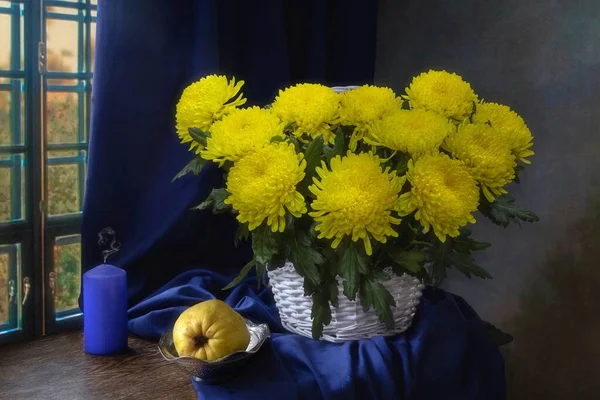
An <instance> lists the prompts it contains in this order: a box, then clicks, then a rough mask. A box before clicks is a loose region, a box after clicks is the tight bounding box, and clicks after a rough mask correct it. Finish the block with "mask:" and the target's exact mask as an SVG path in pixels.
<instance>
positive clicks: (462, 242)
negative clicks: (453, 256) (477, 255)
mask: <svg viewBox="0 0 600 400" xmlns="http://www.w3.org/2000/svg"><path fill="white" fill-rule="evenodd" d="M490 246H491V244H490V243H486V242H480V241H478V240H475V239H473V238H472V237H471V230H470V229H467V228H461V230H460V236H458V237H457V238H454V239H453V245H452V247H453V248H454V250H456V251H457V252H459V253H466V254H470V253H471V251H480V250H485V249H487V248H488V247H490Z"/></svg>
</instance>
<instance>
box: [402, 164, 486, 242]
mask: <svg viewBox="0 0 600 400" xmlns="http://www.w3.org/2000/svg"><path fill="white" fill-rule="evenodd" d="M407 179H408V181H409V182H410V184H411V186H412V188H411V191H410V192H409V193H405V194H403V195H402V196H400V199H399V201H398V202H397V205H396V207H397V209H398V211H399V213H400V215H406V214H407V213H408V212H409V211H410V210H414V209H416V210H417V212H416V213H415V219H417V220H418V221H419V222H421V225H423V231H424V232H428V231H429V229H430V228H433V231H434V234H435V235H436V236H437V237H438V238H439V239H440V240H441V241H442V242H443V241H445V240H446V236H450V237H456V236H458V235H459V231H458V229H459V228H460V227H462V226H465V225H466V224H467V223H469V222H474V221H475V219H474V218H473V215H472V213H473V212H474V211H476V210H477V207H478V205H479V189H478V188H477V182H476V181H475V180H474V179H473V177H472V176H471V174H470V173H469V170H468V168H467V167H466V166H465V165H464V164H463V163H462V162H461V161H459V160H452V159H451V158H450V157H448V156H447V155H446V154H441V153H438V154H432V155H424V156H423V157H420V158H419V159H418V160H416V161H415V162H412V161H411V162H409V163H408V172H407Z"/></svg>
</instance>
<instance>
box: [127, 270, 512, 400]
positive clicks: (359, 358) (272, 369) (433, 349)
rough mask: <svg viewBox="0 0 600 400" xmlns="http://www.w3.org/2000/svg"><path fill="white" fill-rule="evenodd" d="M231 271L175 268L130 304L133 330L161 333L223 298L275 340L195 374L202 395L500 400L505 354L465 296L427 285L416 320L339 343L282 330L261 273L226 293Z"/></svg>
mask: <svg viewBox="0 0 600 400" xmlns="http://www.w3.org/2000/svg"><path fill="white" fill-rule="evenodd" d="M229 280H230V278H229V277H226V276H224V275H221V274H217V273H214V272H209V271H206V270H193V271H188V272H186V273H184V274H182V275H179V276H178V277H177V278H176V279H174V280H173V281H171V282H170V283H168V284H167V285H166V286H165V287H164V288H162V289H160V290H158V291H157V292H156V293H154V294H153V295H151V296H150V297H148V298H147V299H146V300H144V301H142V302H141V303H139V304H138V305H136V306H135V307H133V308H131V310H130V312H129V318H130V321H129V329H130V331H131V332H133V333H135V334H138V335H140V336H143V337H145V338H149V339H158V338H159V337H160V335H161V334H162V332H164V331H165V330H167V329H172V327H173V324H174V323H175V320H176V319H177V317H178V316H179V314H180V313H181V312H182V311H183V310H185V309H186V308H187V307H189V306H191V305H193V304H195V303H197V302H198V301H201V300H206V299H212V298H215V295H217V296H218V298H220V299H222V300H224V301H226V302H227V303H228V304H229V305H230V306H232V307H234V309H236V310H237V311H238V312H240V313H241V314H242V315H244V316H245V317H247V318H250V319H252V320H255V321H260V322H266V323H268V324H269V326H270V328H271V330H272V332H273V333H272V339H271V341H269V342H267V343H265V345H264V347H263V348H262V349H261V351H260V352H259V353H257V354H256V355H255V356H254V357H253V358H252V359H251V360H250V362H249V364H248V365H246V366H244V367H243V368H242V369H241V370H240V373H239V375H238V376H236V377H235V378H234V379H233V380H230V381H229V382H226V383H223V384H219V385H206V384H202V383H194V385H195V388H196V391H197V394H198V398H199V399H203V400H204V399H206V400H216V399H219V400H221V399H244V400H253V399H256V400H264V399H265V398H270V399H282V400H284V399H285V400H288V399H289V400H292V399H299V400H304V399H310V400H318V399H327V400H330V399H331V400H334V399H340V400H353V399H356V400H365V399H369V400H371V399H373V400H375V399H382V400H384V399H385V400H388V399H432V400H446V399H448V400H450V399H452V400H471V399H472V400H479V399H481V400H496V399H497V400H502V399H505V398H506V395H505V389H504V362H503V359H502V356H501V355H500V353H499V351H498V348H497V347H496V346H495V344H494V343H493V341H492V340H491V338H490V336H489V334H488V332H487V331H486V328H485V327H484V326H483V324H482V322H481V320H480V319H479V318H478V317H477V315H476V314H475V312H474V311H473V310H472V309H471V307H469V305H468V304H466V303H465V301H464V300H463V299H461V298H460V297H457V296H453V295H451V294H449V293H447V292H444V291H442V290H432V289H427V290H426V291H425V295H424V299H423V301H422V303H421V306H420V307H419V310H418V313H417V315H416V316H415V320H414V323H413V326H412V327H411V328H410V329H409V331H408V332H407V333H405V334H403V335H398V336H395V337H389V338H384V337H377V338H374V339H371V340H360V341H351V342H346V343H343V344H333V343H327V342H323V341H315V340H312V339H309V338H304V337H301V336H298V335H295V334H290V333H285V331H284V330H283V329H282V327H281V324H280V321H279V317H278V314H277V309H276V308H275V307H274V304H273V298H272V294H271V291H270V290H269V289H263V290H261V291H257V290H256V288H257V286H256V280H254V279H248V280H246V281H245V282H244V283H243V284H241V285H240V286H238V287H236V288H234V289H233V290H230V291H228V292H223V291H222V290H221V288H222V287H224V286H225V285H226V284H227V283H228V282H229Z"/></svg>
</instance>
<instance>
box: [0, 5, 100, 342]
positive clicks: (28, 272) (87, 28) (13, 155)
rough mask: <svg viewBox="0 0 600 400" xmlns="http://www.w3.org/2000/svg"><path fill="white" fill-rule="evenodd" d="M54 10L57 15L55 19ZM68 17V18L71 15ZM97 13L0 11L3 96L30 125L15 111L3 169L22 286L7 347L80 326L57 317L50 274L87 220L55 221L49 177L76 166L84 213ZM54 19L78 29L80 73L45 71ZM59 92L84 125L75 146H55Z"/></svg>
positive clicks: (0, 247) (9, 251)
mask: <svg viewBox="0 0 600 400" xmlns="http://www.w3.org/2000/svg"><path fill="white" fill-rule="evenodd" d="M5 3H6V2H4V3H3V4H5ZM49 7H56V8H58V9H57V10H56V11H53V10H50V9H49ZM67 9H68V10H69V12H64V11H66V10H67ZM96 13H97V5H96V1H93V0H75V1H64V0H11V1H10V5H9V6H3V5H2V4H0V14H8V15H10V18H11V62H10V66H9V68H10V69H8V70H0V78H5V81H6V80H7V81H8V83H1V82H0V90H4V91H10V94H11V104H18V105H20V104H21V101H22V100H24V104H25V106H24V111H25V118H23V115H21V112H22V110H21V107H11V119H10V128H11V134H12V142H11V144H10V145H7V146H0V156H2V157H1V158H0V168H11V182H12V183H13V184H11V221H10V222H6V223H0V254H6V255H8V257H9V260H10V264H11V265H10V266H9V280H10V281H14V282H15V294H16V296H15V300H16V301H13V303H12V304H11V305H10V311H9V321H8V323H6V324H3V325H0V343H5V342H11V341H17V340H24V339H29V338H33V337H36V336H42V335H44V334H48V333H53V332H58V331H61V330H65V329H70V328H78V327H80V326H81V322H82V319H81V313H80V312H79V310H78V309H76V310H70V311H63V312H59V313H56V312H55V309H54V299H53V297H52V296H50V295H49V293H51V288H50V279H49V274H50V272H52V271H54V268H55V266H54V259H53V251H52V250H53V249H54V246H56V245H59V246H60V245H63V244H66V242H65V237H68V239H66V240H68V241H72V240H73V239H72V238H73V236H72V235H78V234H79V233H80V225H81V212H77V213H73V214H69V215H60V216H51V215H48V212H47V211H48V208H47V206H48V204H47V200H45V199H48V196H47V194H48V183H47V179H46V177H47V172H48V166H53V165H66V164H70V165H76V166H77V168H78V172H79V174H78V176H79V182H78V183H79V188H78V189H79V201H80V204H79V209H80V210H81V206H82V204H81V203H82V201H83V195H84V190H85V175H86V163H87V147H88V137H89V121H90V108H91V100H92V95H91V89H92V77H93V73H92V59H91V40H90V39H91V36H92V35H91V33H92V30H91V29H92V24H93V23H95V22H96ZM49 19H53V20H68V21H75V22H77V26H78V39H77V40H78V52H77V71H76V72H59V71H47V70H46V69H45V66H41V67H40V65H39V61H40V58H39V50H40V48H42V49H45V41H46V40H45V39H46V38H45V31H46V21H47V20H49ZM21 30H23V35H22V34H21ZM22 42H23V43H22ZM40 45H43V46H42V47H40ZM21 60H23V62H21ZM6 78H7V79H6ZM52 79H75V80H76V82H77V83H76V84H75V85H55V84H51V83H49V81H48V80H52ZM50 82H51V81H50ZM57 91H59V92H71V93H76V94H77V102H78V106H77V107H78V109H77V110H78V121H79V124H78V135H77V141H76V142H75V143H48V140H47V124H46V121H45V118H46V115H47V113H46V96H47V93H49V92H57ZM22 121H24V124H23V123H22ZM21 132H24V135H22V134H21ZM57 150H61V151H67V150H69V151H76V156H70V157H50V158H49V157H48V156H49V155H50V154H51V153H50V152H53V151H57ZM7 155H8V157H7ZM23 178H24V184H25V188H24V189H25V190H24V196H22V195H21V193H22V192H23V191H22V188H21V186H20V185H15V184H14V182H22V180H23ZM23 202H24V203H23ZM18 264H20V265H18ZM34 266H35V267H34ZM19 267H20V268H19ZM25 277H26V278H27V279H29V280H30V282H31V288H30V290H31V293H30V295H29V298H28V300H27V302H25V303H23V299H24V284H23V279H24V278H25ZM19 316H20V317H21V318H20V320H21V324H19V318H18V317H19Z"/></svg>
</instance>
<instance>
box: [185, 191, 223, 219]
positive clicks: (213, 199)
mask: <svg viewBox="0 0 600 400" xmlns="http://www.w3.org/2000/svg"><path fill="white" fill-rule="evenodd" d="M227 197H229V193H228V192H227V190H225V188H218V189H213V190H212V191H211V192H210V194H209V195H208V197H207V198H206V200H204V201H203V202H202V203H200V204H198V205H197V206H196V207H193V208H192V210H206V209H207V208H209V207H211V206H212V210H213V213H215V214H217V213H220V212H224V211H227V210H228V209H229V206H228V205H227V204H225V199H226V198H227Z"/></svg>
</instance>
